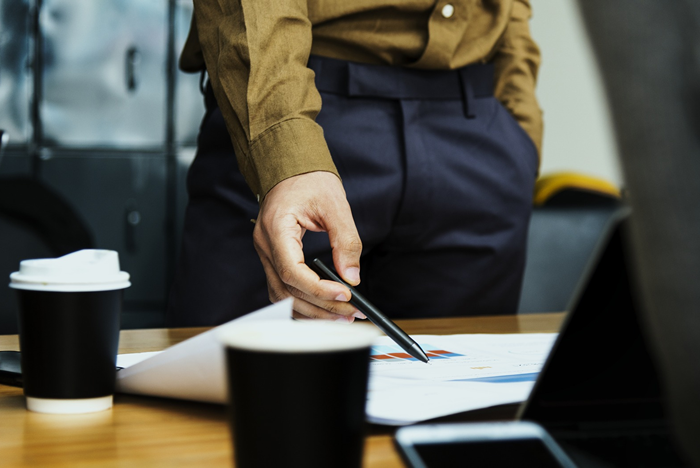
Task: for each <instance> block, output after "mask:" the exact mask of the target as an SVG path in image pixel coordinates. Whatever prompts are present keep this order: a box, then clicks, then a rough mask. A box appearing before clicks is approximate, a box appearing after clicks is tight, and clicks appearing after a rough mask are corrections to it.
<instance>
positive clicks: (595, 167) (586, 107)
mask: <svg viewBox="0 0 700 468" xmlns="http://www.w3.org/2000/svg"><path fill="white" fill-rule="evenodd" d="M531 4H532V9H533V17H532V20H531V22H530V27H531V31H532V35H533V37H534V39H535V41H536V42H537V43H538V45H539V46H540V49H541V52H542V66H541V68H540V75H539V80H538V84H537V96H538V99H539V101H540V105H541V106H542V109H543V111H544V124H545V131H544V144H543V150H542V157H543V160H542V170H541V173H542V174H547V173H551V172H555V171H577V172H582V173H586V174H590V175H594V176H598V177H603V178H605V179H607V180H609V181H611V182H613V183H615V184H617V185H620V184H621V183H622V175H621V173H620V169H619V167H618V163H617V155H616V147H615V142H614V136H613V130H612V123H611V120H610V116H609V115H608V110H607V106H606V102H605V94H604V89H603V86H602V82H601V78H600V76H599V73H598V69H597V64H596V61H595V58H594V56H593V51H592V50H591V48H590V45H589V43H588V39H587V37H586V32H585V30H584V27H583V24H582V20H581V17H580V15H579V12H578V8H577V6H576V1H575V0H531Z"/></svg>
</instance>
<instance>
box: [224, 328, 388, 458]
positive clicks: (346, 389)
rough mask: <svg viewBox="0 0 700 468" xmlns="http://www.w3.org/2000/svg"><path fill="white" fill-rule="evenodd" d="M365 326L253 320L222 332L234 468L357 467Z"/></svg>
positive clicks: (368, 338) (370, 333)
mask: <svg viewBox="0 0 700 468" xmlns="http://www.w3.org/2000/svg"><path fill="white" fill-rule="evenodd" d="M377 335H378V332H377V331H376V329H374V328H373V327H371V326H370V325H360V324H356V325H349V326H348V325H341V324H335V323H327V322H292V321H289V322H287V321H285V322H280V321H276V322H273V321H260V322H251V323H248V324H241V325H239V326H237V327H236V328H235V329H233V328H232V329H231V330H224V331H223V332H222V333H220V335H219V337H220V339H221V341H222V342H223V343H224V344H225V346H226V366H227V371H228V381H227V383H228V387H229V417H230V422H231V430H232V437H233V443H234V459H235V463H236V466H238V467H242V468H252V467H270V466H285V467H305V468H315V467H319V468H320V467H330V466H332V467H337V468H344V467H348V468H350V467H352V468H357V467H360V466H361V464H362V452H363V447H364V426H365V422H364V421H365V405H366V398H367V382H368V373H369V353H370V346H371V343H372V341H373V340H374V339H375V338H376V336H377Z"/></svg>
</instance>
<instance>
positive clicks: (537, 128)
mask: <svg viewBox="0 0 700 468" xmlns="http://www.w3.org/2000/svg"><path fill="white" fill-rule="evenodd" d="M530 16H531V9H530V3H529V0H516V1H514V2H513V8H512V10H511V16H510V21H509V22H508V26H507V27H506V29H505V31H504V33H503V36H502V38H501V40H500V42H499V44H498V47H497V49H496V53H495V55H494V57H493V64H494V68H495V76H496V80H495V89H494V94H495V96H496V98H497V99H498V100H499V101H501V103H503V105H504V106H505V107H506V108H507V109H508V110H509V111H510V112H511V114H512V115H513V116H514V117H515V119H516V120H517V121H518V123H519V124H520V125H521V126H522V127H523V129H525V131H526V132H527V134H528V135H530V138H532V141H533V143H534V144H535V146H536V147H537V151H538V153H540V154H541V149H542V130H543V128H542V127H543V125H542V111H541V110H540V107H539V105H538V104H537V98H536V97H535V82H536V80H537V71H538V68H539V65H540V50H539V48H538V47H537V44H535V42H534V41H533V40H532V37H531V36H530V28H529V25H528V21H529V19H530Z"/></svg>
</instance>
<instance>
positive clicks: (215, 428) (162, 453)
mask: <svg viewBox="0 0 700 468" xmlns="http://www.w3.org/2000/svg"><path fill="white" fill-rule="evenodd" d="M563 317H564V314H563V313H554V314H531V315H522V316H499V317H468V318H449V319H421V320H402V321H397V323H398V324H399V326H401V327H402V328H403V329H404V330H406V331H407V332H408V333H411V334H439V335H442V334H455V333H539V332H556V331H557V330H558V328H559V325H560V324H561V321H562V320H563ZM205 330H207V329H206V328H182V329H154V330H125V331H122V332H121V336H120V344H119V352H120V353H134V352H143V351H157V350H161V349H164V348H167V347H168V346H171V345H173V344H175V343H179V342H180V341H183V340H185V339H187V338H189V337H191V336H194V335H196V334H198V333H201V332H202V331H205ZM0 350H19V340H18V338H17V336H16V335H8V336H0ZM482 414H485V413H482ZM494 414H498V413H494ZM503 414H506V415H508V414H510V413H503ZM496 417H498V416H496ZM479 419H483V417H481V418H479ZM392 434H393V429H392V428H386V427H377V426H372V427H370V428H369V435H368V436H367V439H366V444H365V455H364V463H363V465H364V466H365V467H372V468H374V467H382V468H384V467H386V468H392V467H402V466H404V465H403V463H402V462H401V460H400V458H399V456H398V453H397V452H396V451H395V449H394V447H393V444H392ZM42 466H51V467H77V468H80V467H88V466H89V467H93V466H99V467H179V466H183V467H184V466H192V467H200V466H206V467H228V466H233V455H232V448H231V441H230V436H229V429H228V425H227V420H226V409H225V408H224V407H223V406H219V405H209V404H203V403H193V402H185V401H175V400H167V399H160V398H147V397H137V396H129V395H116V396H115V405H114V408H113V409H112V410H109V411H104V412H101V413H93V414H86V415H49V414H39V413H32V412H29V411H27V410H26V409H25V405H24V397H23V395H22V390H21V389H18V388H14V387H7V386H4V385H0V467H42Z"/></svg>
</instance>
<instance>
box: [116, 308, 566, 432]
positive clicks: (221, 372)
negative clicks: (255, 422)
mask: <svg viewBox="0 0 700 468" xmlns="http://www.w3.org/2000/svg"><path fill="white" fill-rule="evenodd" d="M291 310H292V301H291V300H288V301H284V302H280V303H278V304H275V305H272V306H269V307H266V308H265V309H262V310H260V311H258V312H254V313H252V314H248V315H246V316H244V317H241V318H239V319H236V320H233V321H231V322H228V323H226V324H224V325H221V327H231V326H236V324H240V323H244V322H248V321H253V320H289V318H290V317H291ZM221 327H217V328H214V329H212V330H209V331H207V332H204V333H202V334H200V335H197V336H195V337H193V338H190V339H189V340H186V341H183V342H182V343H179V344H177V345H175V346H172V347H170V348H168V349H167V350H165V351H160V352H155V353H153V352H149V353H137V354H127V355H120V356H119V357H118V359H117V365H118V366H120V367H124V369H122V370H120V371H119V372H118V373H117V390H118V391H120V392H123V393H135V394H142V395H152V396H160V397H166V398H177V399H184V400H195V401H204V402H209V403H225V402H226V399H227V391H226V381H225V375H226V370H225V366H224V351H223V346H222V345H221V344H220V343H219V341H218V340H217V338H216V333H218V331H219V330H220V328H221ZM556 336H557V335H556V334H555V333H548V334H512V335H491V334H489V335H448V336H438V335H413V336H412V337H413V339H414V340H415V341H417V342H418V343H419V344H420V345H421V346H422V347H423V349H424V350H425V351H426V352H427V353H428V354H429V355H430V354H435V353H431V351H435V350H438V351H445V352H447V354H444V353H443V354H438V356H442V357H441V358H440V357H436V356H435V355H434V356H433V357H432V358H431V361H430V363H429V364H424V363H422V362H420V361H417V360H415V359H411V358H408V359H406V358H405V357H406V356H405V353H404V351H403V350H401V349H400V348H399V347H398V346H397V345H396V344H395V343H394V342H393V341H391V339H389V338H388V337H381V338H379V339H378V340H377V341H376V343H375V346H374V347H373V353H372V354H373V356H375V357H374V358H373V360H372V362H371V363H370V383H369V389H368V394H367V419H368V420H369V421H371V422H376V423H380V424H392V425H403V424H410V423H414V422H418V421H424V420H426V419H433V418H437V417H440V416H446V415H449V414H454V413H459V412H464V411H470V410H475V409H480V408H488V407H491V406H496V405H502V404H508V403H517V402H521V401H524V400H525V399H527V397H528V395H529V393H530V391H531V390H532V386H533V384H534V381H535V378H536V377H537V375H538V373H539V371H540V369H541V368H542V364H543V363H544V361H545V359H546V357H547V354H548V353H549V351H550V350H551V347H552V344H553V343H554V339H555V338H556ZM394 353H398V355H397V356H392V355H391V354H394ZM380 354H383V355H384V356H385V357H387V359H377V357H378V356H379V355H380ZM402 354H403V355H404V357H401V355H402Z"/></svg>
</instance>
